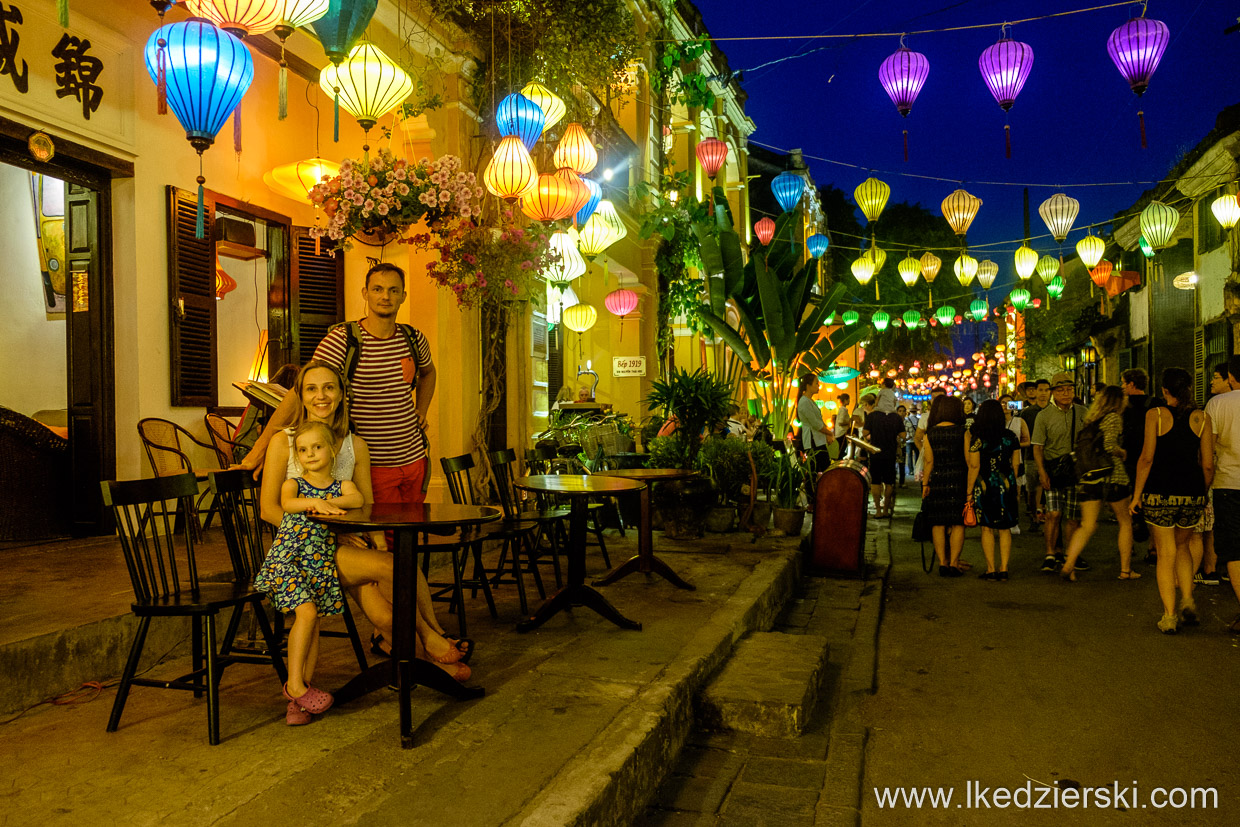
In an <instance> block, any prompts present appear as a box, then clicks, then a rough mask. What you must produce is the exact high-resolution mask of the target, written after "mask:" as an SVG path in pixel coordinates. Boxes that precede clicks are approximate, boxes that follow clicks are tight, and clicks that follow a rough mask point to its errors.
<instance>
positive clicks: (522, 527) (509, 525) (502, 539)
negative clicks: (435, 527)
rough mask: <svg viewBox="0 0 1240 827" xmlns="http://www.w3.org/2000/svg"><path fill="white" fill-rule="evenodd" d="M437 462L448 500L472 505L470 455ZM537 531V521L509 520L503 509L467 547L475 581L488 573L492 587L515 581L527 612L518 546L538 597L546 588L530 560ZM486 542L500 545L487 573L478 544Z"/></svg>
mask: <svg viewBox="0 0 1240 827" xmlns="http://www.w3.org/2000/svg"><path fill="white" fill-rule="evenodd" d="M439 462H440V465H441V466H442V467H443V472H444V476H445V477H447V479H448V492H449V493H450V494H451V495H452V501H453V502H454V503H456V504H457V505H475V504H476V503H475V502H474V490H473V480H472V478H471V476H470V473H469V472H470V470H471V469H473V468H474V467H476V466H475V464H474V458H473V456H472V455H471V454H462V455H461V456H459V457H442V458H441V459H440V460H439ZM537 531H538V522H537V521H535V520H527V519H512V518H510V516H509V514H508V512H507V510H505V513H504V519H502V520H499V521H497V522H492V523H487V524H486V525H484V526H481V530H480V533H478V534H476V535H474V540H473V543H472V546H471V547H472V548H473V549H474V554H475V557H474V578H475V580H476V579H477V578H478V577H481V578H482V579H483V580H486V579H487V578H488V576H489V578H490V580H489V583H490V585H492V586H504V585H508V584H510V583H515V584H516V587H517V598H518V599H519V600H520V602H521V612H522V614H528V613H529V603H528V602H527V600H526V597H525V578H524V577H522V576H521V554H520V550H521V549H522V548H524V549H525V552H526V566H527V570H528V571H529V572H530V573H531V574H532V575H533V576H534V584H535V585H536V586H537V587H538V596H539V597H540V598H545V597H546V596H547V593H546V591H545V590H544V589H543V582H542V575H540V574H539V572H538V566H537V565H535V563H534V555H533V551H532V543H531V540H532V538H533V535H534V534H535V533H536V532H537ZM487 541H494V542H498V543H501V544H502V550H501V551H500V556H499V563H498V564H497V566H496V568H495V570H494V572H491V573H488V572H487V571H486V569H485V567H484V566H483V565H482V555H481V546H482V544H483V543H484V542H487ZM510 551H511V552H512V558H511V563H509V562H508V559H509V558H508V554H509V552H510ZM505 567H509V572H508V573H510V574H511V575H512V577H511V579H505V578H504V574H505Z"/></svg>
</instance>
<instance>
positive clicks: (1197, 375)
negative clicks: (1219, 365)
mask: <svg viewBox="0 0 1240 827" xmlns="http://www.w3.org/2000/svg"><path fill="white" fill-rule="evenodd" d="M1193 380H1194V381H1193V391H1194V393H1193V396H1195V397H1196V398H1197V404H1198V405H1204V404H1206V387H1207V385H1208V384H1209V381H1208V380H1209V376H1208V371H1206V329H1205V328H1204V327H1199V328H1197V329H1196V330H1194V331H1193Z"/></svg>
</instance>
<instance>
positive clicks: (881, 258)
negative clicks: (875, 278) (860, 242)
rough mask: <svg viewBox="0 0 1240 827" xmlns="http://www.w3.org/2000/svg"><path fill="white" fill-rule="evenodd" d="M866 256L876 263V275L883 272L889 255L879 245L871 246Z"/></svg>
mask: <svg viewBox="0 0 1240 827" xmlns="http://www.w3.org/2000/svg"><path fill="white" fill-rule="evenodd" d="M865 254H866V255H867V256H869V257H870V261H872V262H874V272H875V273H877V272H879V271H880V270H882V269H883V265H884V264H886V263H887V253H885V252H884V251H883V248H882V247H879V246H878V245H877V244H871V245H870V249H868V250H866V251H865Z"/></svg>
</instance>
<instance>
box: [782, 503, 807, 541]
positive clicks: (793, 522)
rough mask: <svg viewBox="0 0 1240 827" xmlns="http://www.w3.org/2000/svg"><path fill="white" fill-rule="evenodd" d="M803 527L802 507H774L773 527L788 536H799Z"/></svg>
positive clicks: (803, 510)
mask: <svg viewBox="0 0 1240 827" xmlns="http://www.w3.org/2000/svg"><path fill="white" fill-rule="evenodd" d="M804 527H805V509H804V508H780V507H778V506H776V508H775V528H776V529H777V530H778V531H782V532H783V533H784V534H786V535H787V536H789V537H800V536H801V529H803V528H804Z"/></svg>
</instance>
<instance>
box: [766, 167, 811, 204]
mask: <svg viewBox="0 0 1240 827" xmlns="http://www.w3.org/2000/svg"><path fill="white" fill-rule="evenodd" d="M771 192H773V193H775V200H776V201H778V202H779V206H781V207H783V210H784V212H790V211H792V210H794V209H796V206H797V204H799V203H800V202H801V195H802V194H803V193H804V192H805V179H804V178H802V177H801V176H800V175H797V174H796V173H795V172H781V173H779V175H776V176H775V180H774V181H772V182H771Z"/></svg>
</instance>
